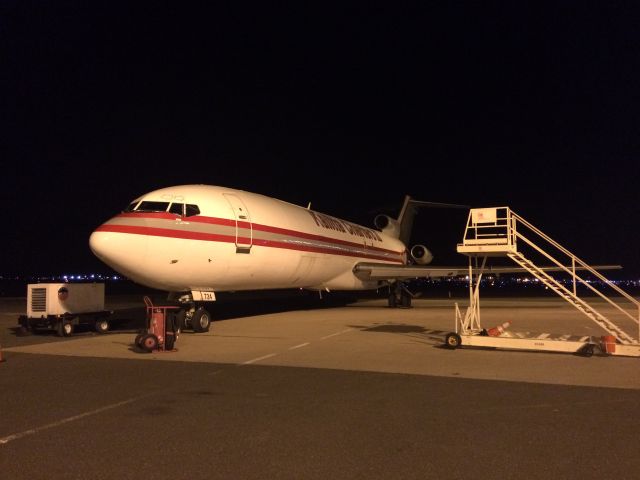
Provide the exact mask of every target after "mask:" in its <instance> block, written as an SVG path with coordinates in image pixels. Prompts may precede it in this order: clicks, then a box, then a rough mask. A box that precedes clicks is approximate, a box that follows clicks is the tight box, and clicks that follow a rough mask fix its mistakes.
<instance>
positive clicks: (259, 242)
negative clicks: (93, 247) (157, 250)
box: [96, 224, 403, 264]
mask: <svg viewBox="0 0 640 480" xmlns="http://www.w3.org/2000/svg"><path fill="white" fill-rule="evenodd" d="M96 232H115V233H127V234H133V235H148V236H153V237H166V238H182V239H187V240H203V241H208V242H221V243H233V244H235V243H236V237H235V236H232V235H220V234H215V233H204V232H193V231H189V230H174V229H171V228H158V227H143V226H135V225H113V224H104V225H101V226H99V227H98V228H96ZM237 241H238V242H240V243H241V244H244V245H247V244H249V243H251V239H249V238H243V237H238V239H237ZM253 245H256V246H261V247H270V248H282V249H287V250H297V251H304V252H312V253H325V254H330V255H340V256H347V257H356V258H369V259H375V260H385V261H388V262H394V263H400V264H402V263H403V262H402V260H400V259H391V258H388V257H384V256H381V255H376V254H375V252H372V253H366V252H353V251H340V250H335V249H332V248H323V247H321V246H312V245H298V244H292V243H287V242H282V241H277V240H264V239H256V238H254V239H253ZM340 246H342V245H340ZM358 248H364V247H363V246H361V245H358ZM367 250H372V249H370V248H368V247H367ZM378 250H381V249H378ZM385 251H388V252H389V253H394V254H396V255H401V252H393V251H391V250H385Z"/></svg>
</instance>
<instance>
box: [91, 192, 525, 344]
mask: <svg viewBox="0 0 640 480" xmlns="http://www.w3.org/2000/svg"><path fill="white" fill-rule="evenodd" d="M421 206H440V207H451V206H453V205H449V204H439V203H433V202H421V201H416V200H413V199H411V197H409V196H407V197H405V201H404V204H403V207H402V209H401V211H400V214H399V216H398V218H395V219H394V218H391V217H389V216H387V215H378V216H377V217H376V218H375V219H374V224H375V226H376V227H377V228H376V229H372V228H367V227H363V226H361V225H357V224H355V223H352V222H349V221H346V220H342V219H339V218H336V217H333V216H330V215H326V214H324V213H320V212H316V211H314V210H311V208H310V207H311V206H310V205H309V206H308V207H306V208H305V207H302V206H298V205H294V204H291V203H287V202H284V201H282V200H278V199H275V198H272V197H268V196H265V195H260V194H256V193H250V192H246V191H242V190H237V189H232V188H226V187H221V186H210V185H181V186H172V187H168V188H162V189H159V190H155V191H153V192H150V193H147V194H144V195H142V196H140V197H138V198H136V199H135V200H134V201H133V202H131V203H130V204H129V205H128V206H127V207H126V208H125V210H124V211H123V212H121V213H120V214H118V215H116V216H115V217H113V218H111V219H110V220H107V221H106V222H105V223H103V224H102V225H100V226H99V227H98V228H96V229H95V231H94V232H93V233H92V234H91V237H90V239H89V245H90V248H91V250H92V251H93V253H94V254H95V255H96V256H97V257H98V258H99V259H100V260H101V261H102V262H104V263H105V264H107V265H109V266H110V267H111V268H113V269H114V270H116V271H117V272H119V273H121V274H122V275H125V276H126V277H128V278H130V279H131V280H133V281H134V282H136V283H139V284H141V285H145V286H148V287H151V288H155V289H159V290H164V291H168V292H169V298H170V299H172V300H176V301H177V302H179V304H180V305H182V306H183V308H180V310H179V311H178V315H177V317H178V323H179V325H180V327H181V328H187V327H191V328H192V329H193V330H194V331H195V332H206V331H208V330H209V326H210V323H211V318H212V317H211V314H210V312H209V311H208V310H207V305H208V302H212V301H215V300H216V292H226V291H242V290H265V289H289V288H300V289H307V290H317V291H320V292H321V291H323V290H326V291H332V290H375V289H379V288H381V287H386V286H389V287H390V294H389V298H388V304H389V306H391V307H396V306H402V307H409V306H410V305H411V299H412V295H411V292H409V290H408V289H407V288H406V286H405V284H404V281H405V280H407V279H413V278H441V277H451V276H457V275H465V274H467V273H468V267H462V266H460V267H435V266H429V264H430V263H431V261H432V259H433V255H432V253H431V252H430V251H429V250H428V249H427V247H426V246H424V245H420V244H418V245H414V246H412V247H411V248H408V247H407V245H408V241H409V236H410V233H411V228H412V224H413V219H414V216H415V213H416V208H418V207H421ZM454 207H461V206H454ZM463 208H468V207H463ZM502 270H503V271H504V272H505V273H506V272H514V271H516V270H518V269H514V268H510V269H502ZM487 271H489V269H487ZM493 271H494V272H495V273H500V267H498V268H497V269H495V268H494V270H493Z"/></svg>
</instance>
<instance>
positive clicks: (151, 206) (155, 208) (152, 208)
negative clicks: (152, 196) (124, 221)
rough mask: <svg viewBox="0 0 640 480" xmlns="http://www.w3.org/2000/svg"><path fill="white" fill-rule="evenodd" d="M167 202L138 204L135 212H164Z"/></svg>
mask: <svg viewBox="0 0 640 480" xmlns="http://www.w3.org/2000/svg"><path fill="white" fill-rule="evenodd" d="M168 207H169V202H148V201H146V202H140V205H138V208H136V212H166V211H167V208H168Z"/></svg>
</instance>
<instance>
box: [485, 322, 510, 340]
mask: <svg viewBox="0 0 640 480" xmlns="http://www.w3.org/2000/svg"><path fill="white" fill-rule="evenodd" d="M510 325H511V322H504V323H503V324H502V325H498V326H497V327H493V328H490V329H489V330H487V335H489V336H490V337H499V336H500V335H501V334H502V333H504V331H505V330H506V329H507V328H509V326H510Z"/></svg>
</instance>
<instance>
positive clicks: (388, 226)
mask: <svg viewBox="0 0 640 480" xmlns="http://www.w3.org/2000/svg"><path fill="white" fill-rule="evenodd" d="M373 224H374V225H375V226H376V228H377V229H379V230H380V231H382V232H384V233H386V234H387V235H389V236H390V237H395V238H398V237H399V235H400V223H399V222H398V221H397V220H395V219H393V218H391V217H389V216H387V215H377V216H376V218H374V219H373Z"/></svg>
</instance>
